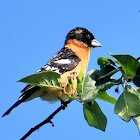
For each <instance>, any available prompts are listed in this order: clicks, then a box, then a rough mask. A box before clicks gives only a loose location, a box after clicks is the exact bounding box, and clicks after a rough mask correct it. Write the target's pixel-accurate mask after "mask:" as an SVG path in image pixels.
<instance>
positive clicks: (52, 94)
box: [40, 87, 68, 102]
mask: <svg viewBox="0 0 140 140" xmlns="http://www.w3.org/2000/svg"><path fill="white" fill-rule="evenodd" d="M40 97H41V99H42V100H46V101H50V102H56V101H58V100H60V99H61V100H63V101H65V100H67V99H68V96H67V95H66V94H65V93H62V92H61V90H60V89H59V88H54V87H53V88H51V87H49V88H44V90H43V92H42V94H41V96H40Z"/></svg>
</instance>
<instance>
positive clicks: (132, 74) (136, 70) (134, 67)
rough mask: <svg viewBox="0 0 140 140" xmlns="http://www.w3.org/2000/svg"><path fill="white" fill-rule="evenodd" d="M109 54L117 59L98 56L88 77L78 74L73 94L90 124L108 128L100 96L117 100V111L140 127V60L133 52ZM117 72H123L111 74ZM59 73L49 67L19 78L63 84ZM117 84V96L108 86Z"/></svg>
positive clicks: (115, 102) (108, 100)
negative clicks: (116, 97)
mask: <svg viewBox="0 0 140 140" xmlns="http://www.w3.org/2000/svg"><path fill="white" fill-rule="evenodd" d="M110 55H111V56H112V57H114V58H115V59H116V60H111V59H108V58H104V57H100V58H98V64H99V65H100V68H101V69H100V70H97V69H95V70H92V71H90V72H88V73H87V75H86V76H85V77H84V74H83V72H82V71H81V72H80V76H79V77H78V78H77V81H78V82H77V83H78V84H77V94H78V98H75V97H70V98H71V99H72V100H75V99H76V100H78V101H80V102H81V103H82V104H83V110H84V116H85V119H86V120H87V122H88V124H89V125H90V126H93V127H95V128H97V129H100V130H102V131H105V128H106V125H107V118H106V116H105V115H104V113H103V112H102V110H101V108H100V107H99V105H98V103H97V102H96V101H95V100H96V99H100V100H103V101H106V102H109V103H112V104H114V105H115V107H114V113H115V114H118V115H119V116H120V117H121V118H122V119H123V120H124V121H126V122H129V121H130V120H131V119H133V120H134V122H135V124H136V125H137V127H138V129H139V131H140V89H139V88H138V89H136V87H140V63H139V61H138V60H137V59H135V58H134V57H132V56H130V55H115V54H110ZM118 72H120V73H121V76H120V77H119V78H117V79H114V78H112V76H113V75H114V74H116V73H118ZM60 77H61V75H60V74H58V73H56V72H52V71H47V72H41V73H37V74H33V75H30V76H28V77H25V78H23V79H21V80H20V82H25V83H28V84H30V85H33V86H40V87H44V86H47V87H55V88H61V78H60ZM69 81H70V80H69ZM70 84H72V83H71V82H70ZM116 85H117V86H119V85H121V86H122V87H123V91H122V94H121V95H120V97H119V98H118V100H117V99H115V98H114V97H112V96H110V95H109V94H108V93H107V90H108V89H110V88H111V87H113V86H116ZM134 85H135V86H134ZM117 90H118V89H117V88H116V91H117Z"/></svg>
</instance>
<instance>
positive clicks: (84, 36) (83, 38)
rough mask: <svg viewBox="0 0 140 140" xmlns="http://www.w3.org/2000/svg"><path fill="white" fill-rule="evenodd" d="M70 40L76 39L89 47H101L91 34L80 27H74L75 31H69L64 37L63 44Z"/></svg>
mask: <svg viewBox="0 0 140 140" xmlns="http://www.w3.org/2000/svg"><path fill="white" fill-rule="evenodd" d="M71 39H76V40H78V41H80V42H83V43H86V44H87V45H88V46H89V47H100V46H102V45H101V44H100V43H99V42H98V41H97V40H95V37H94V36H93V34H92V33H91V32H89V31H88V30H87V29H86V28H82V27H76V28H75V29H73V30H71V31H70V32H69V33H68V35H67V37H66V41H65V44H66V43H67V41H68V40H71Z"/></svg>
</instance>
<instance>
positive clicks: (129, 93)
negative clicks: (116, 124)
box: [114, 85, 140, 121]
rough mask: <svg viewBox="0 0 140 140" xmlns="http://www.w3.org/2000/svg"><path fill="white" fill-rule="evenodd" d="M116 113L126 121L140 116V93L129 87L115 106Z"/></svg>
mask: <svg viewBox="0 0 140 140" xmlns="http://www.w3.org/2000/svg"><path fill="white" fill-rule="evenodd" d="M114 112H115V113H116V114H118V115H119V116H120V117H121V118H122V119H124V120H125V121H129V120H130V119H131V117H132V116H136V115H138V114H140V93H139V92H137V91H136V90H134V89H133V88H132V87H131V86H128V85H127V86H126V88H125V89H124V92H123V94H122V95H121V96H120V97H119V99H118V101H117V103H116V105H115V110H114Z"/></svg>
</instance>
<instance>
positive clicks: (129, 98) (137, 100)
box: [125, 85, 140, 116]
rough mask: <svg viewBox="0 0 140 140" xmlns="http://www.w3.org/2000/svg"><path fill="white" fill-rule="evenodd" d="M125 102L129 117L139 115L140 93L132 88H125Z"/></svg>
mask: <svg viewBox="0 0 140 140" xmlns="http://www.w3.org/2000/svg"><path fill="white" fill-rule="evenodd" d="M125 102H126V104H127V106H128V114H129V115H130V116H135V115H138V114H140V93H139V92H138V91H137V90H135V89H134V88H132V86H129V85H127V86H126V90H125Z"/></svg>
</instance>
